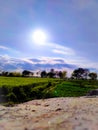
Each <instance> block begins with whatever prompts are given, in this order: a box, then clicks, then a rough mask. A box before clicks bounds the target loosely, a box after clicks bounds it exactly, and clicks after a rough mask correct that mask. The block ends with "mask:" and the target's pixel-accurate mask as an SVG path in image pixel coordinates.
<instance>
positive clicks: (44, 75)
mask: <svg viewBox="0 0 98 130" xmlns="http://www.w3.org/2000/svg"><path fill="white" fill-rule="evenodd" d="M46 77H47V72H46V71H45V70H44V71H42V72H41V78H46Z"/></svg>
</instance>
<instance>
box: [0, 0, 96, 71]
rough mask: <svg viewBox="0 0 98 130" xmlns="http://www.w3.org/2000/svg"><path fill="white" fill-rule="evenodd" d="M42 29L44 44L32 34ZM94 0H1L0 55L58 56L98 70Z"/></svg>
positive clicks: (71, 62) (22, 56)
mask: <svg viewBox="0 0 98 130" xmlns="http://www.w3.org/2000/svg"><path fill="white" fill-rule="evenodd" d="M36 29H41V30H42V31H44V32H45V34H46V35H47V40H46V42H45V44H42V45H39V44H35V43H34V41H33V39H32V34H33V32H34V31H35V30H36ZM97 50H98V1H97V0H0V55H1V56H2V55H3V56H9V57H15V58H59V59H60V58H61V59H64V60H65V62H66V63H69V64H75V65H78V66H81V67H85V68H88V67H89V68H96V69H97V70H98V55H97V54H98V52H97Z"/></svg>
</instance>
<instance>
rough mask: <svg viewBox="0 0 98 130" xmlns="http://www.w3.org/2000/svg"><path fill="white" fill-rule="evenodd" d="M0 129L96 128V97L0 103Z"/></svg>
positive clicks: (97, 125) (73, 129)
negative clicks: (0, 104)
mask: <svg viewBox="0 0 98 130" xmlns="http://www.w3.org/2000/svg"><path fill="white" fill-rule="evenodd" d="M0 130H98V98H97V97H95V98H86V97H80V98H53V99H45V100H33V101H29V102H26V103H23V104H19V105H16V106H14V107H4V106H0Z"/></svg>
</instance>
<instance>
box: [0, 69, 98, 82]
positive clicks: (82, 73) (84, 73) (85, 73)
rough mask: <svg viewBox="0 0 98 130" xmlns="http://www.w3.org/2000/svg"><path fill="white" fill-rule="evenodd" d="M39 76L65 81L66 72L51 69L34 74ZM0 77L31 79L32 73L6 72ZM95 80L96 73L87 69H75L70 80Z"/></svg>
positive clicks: (2, 72) (0, 74)
mask: <svg viewBox="0 0 98 130" xmlns="http://www.w3.org/2000/svg"><path fill="white" fill-rule="evenodd" d="M37 75H39V76H40V77H41V78H61V79H67V71H66V70H63V71H55V70H54V69H51V70H50V71H49V72H47V71H46V70H43V71H41V72H36V76H37ZM0 76H9V77H30V76H31V77H33V76H34V72H32V71H29V70H23V72H22V73H20V72H7V71H1V73H0ZM88 78H89V79H92V80H96V79H97V73H95V72H90V71H89V69H85V68H77V69H75V70H73V72H72V74H71V76H70V79H88Z"/></svg>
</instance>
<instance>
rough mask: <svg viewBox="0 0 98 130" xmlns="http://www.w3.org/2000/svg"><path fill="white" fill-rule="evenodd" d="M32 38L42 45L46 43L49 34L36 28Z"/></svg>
mask: <svg viewBox="0 0 98 130" xmlns="http://www.w3.org/2000/svg"><path fill="white" fill-rule="evenodd" d="M32 38H33V41H34V43H36V44H40V45H41V44H45V41H46V38H47V36H46V34H45V32H44V31H42V30H35V31H34V32H33V35H32Z"/></svg>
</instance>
